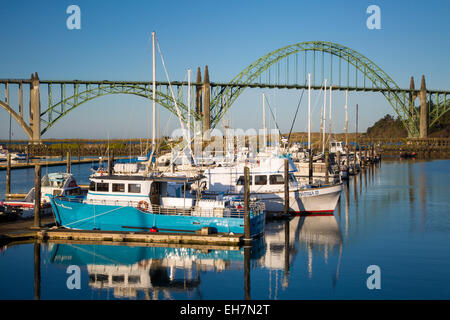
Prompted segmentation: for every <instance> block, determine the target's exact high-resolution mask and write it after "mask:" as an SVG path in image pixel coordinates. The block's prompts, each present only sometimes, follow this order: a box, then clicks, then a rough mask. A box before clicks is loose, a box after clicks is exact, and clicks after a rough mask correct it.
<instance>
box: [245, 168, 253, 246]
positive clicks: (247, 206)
mask: <svg viewBox="0 0 450 320" xmlns="http://www.w3.org/2000/svg"><path fill="white" fill-rule="evenodd" d="M250 235H251V232H250V169H249V168H248V167H244V242H249V241H251V240H252V239H251V236H250Z"/></svg>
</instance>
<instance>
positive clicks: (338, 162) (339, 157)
mask: <svg viewBox="0 0 450 320" xmlns="http://www.w3.org/2000/svg"><path fill="white" fill-rule="evenodd" d="M336 157H337V166H338V172H339V173H340V172H341V152H340V151H338V152H337V153H336Z"/></svg>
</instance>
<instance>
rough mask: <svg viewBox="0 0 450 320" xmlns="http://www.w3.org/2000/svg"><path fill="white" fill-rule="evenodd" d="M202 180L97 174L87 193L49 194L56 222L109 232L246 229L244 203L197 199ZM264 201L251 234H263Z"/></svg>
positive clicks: (255, 211)
mask: <svg viewBox="0 0 450 320" xmlns="http://www.w3.org/2000/svg"><path fill="white" fill-rule="evenodd" d="M199 180H200V179H199V178H186V177H163V176H161V175H155V174H149V175H147V176H144V175H128V176H127V175H110V176H99V175H92V176H91V178H90V185H89V191H88V193H87V195H86V196H84V197H71V196H50V201H51V205H52V208H53V212H54V214H55V218H56V220H57V222H58V223H59V224H60V225H61V226H63V227H66V228H71V229H80V230H108V231H147V232H148V231H150V232H195V231H197V230H200V229H202V228H203V227H209V228H212V230H214V231H216V232H221V233H222V232H223V233H235V234H236V233H244V210H243V201H242V200H240V199H239V198H231V197H230V198H222V199H220V200H214V199H212V200H206V199H201V197H200V195H197V196H195V197H194V195H193V194H192V193H191V192H190V187H191V185H192V184H194V183H198V182H199ZM264 225H265V211H264V205H263V204H262V203H258V202H255V201H250V228H251V235H252V236H257V235H259V234H262V233H263V231H264Z"/></svg>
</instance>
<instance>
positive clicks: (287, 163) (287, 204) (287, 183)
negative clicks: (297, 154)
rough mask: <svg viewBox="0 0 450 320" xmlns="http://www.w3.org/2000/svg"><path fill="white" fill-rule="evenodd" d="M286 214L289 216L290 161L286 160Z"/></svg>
mask: <svg viewBox="0 0 450 320" xmlns="http://www.w3.org/2000/svg"><path fill="white" fill-rule="evenodd" d="M284 214H285V215H288V214H289V160H288V159H284Z"/></svg>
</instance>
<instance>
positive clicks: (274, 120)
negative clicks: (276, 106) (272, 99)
mask: <svg viewBox="0 0 450 320" xmlns="http://www.w3.org/2000/svg"><path fill="white" fill-rule="evenodd" d="M264 99H265V100H266V102H267V105H268V106H269V110H270V114H271V115H272V118H273V122H274V123H275V125H276V126H277V129H278V132H279V133H280V135H281V130H280V128H279V127H278V123H277V121H276V119H275V115H274V114H273V112H272V108H271V107H270V103H269V101H268V100H267V97H266V96H264Z"/></svg>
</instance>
